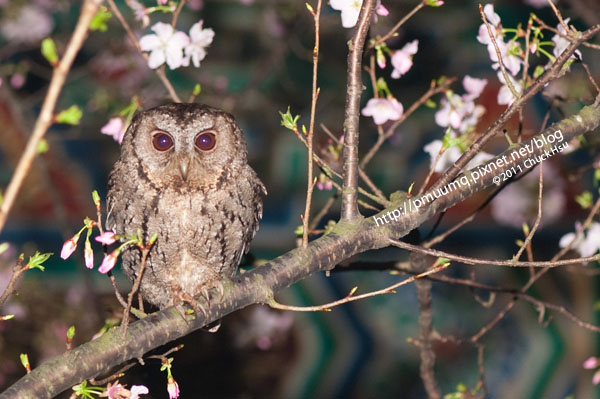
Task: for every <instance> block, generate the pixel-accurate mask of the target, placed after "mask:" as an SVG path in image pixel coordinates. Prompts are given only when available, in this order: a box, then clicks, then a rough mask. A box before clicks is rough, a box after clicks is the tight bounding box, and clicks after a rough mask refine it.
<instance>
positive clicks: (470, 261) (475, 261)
mask: <svg viewBox="0 0 600 399" xmlns="http://www.w3.org/2000/svg"><path fill="white" fill-rule="evenodd" d="M389 242H390V245H393V246H395V247H398V248H402V249H406V250H408V251H415V252H420V253H424V254H427V255H432V256H437V257H443V258H447V259H450V260H454V261H457V262H461V263H465V264H467V265H493V266H511V267H543V268H552V267H558V266H563V265H573V264H577V263H586V262H594V261H597V260H600V254H598V255H594V256H588V257H585V258H575V259H566V260H549V261H543V262H520V261H512V260H495V259H480V258H472V257H469V256H461V255H454V254H451V253H449V252H444V251H439V250H437V249H429V248H425V247H422V246H419V245H412V244H408V243H406V242H403V241H397V240H392V239H390V240H389Z"/></svg>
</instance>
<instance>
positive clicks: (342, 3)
mask: <svg viewBox="0 0 600 399" xmlns="http://www.w3.org/2000/svg"><path fill="white" fill-rule="evenodd" d="M329 5H330V6H331V8H333V9H334V10H338V11H341V12H342V26H343V27H344V28H352V27H353V26H354V25H356V22H357V21H358V14H360V7H361V6H362V0H330V2H329ZM375 13H376V14H377V15H381V16H383V17H385V16H387V15H388V14H389V11H388V9H387V8H385V7H384V6H383V5H381V2H379V1H378V2H377V5H376V6H375Z"/></svg>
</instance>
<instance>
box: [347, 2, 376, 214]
mask: <svg viewBox="0 0 600 399" xmlns="http://www.w3.org/2000/svg"><path fill="white" fill-rule="evenodd" d="M374 7H375V0H364V1H363V4H362V6H361V9H360V14H359V16H358V22H357V24H356V28H355V30H354V34H353V35H352V39H351V40H350V41H349V42H348V47H349V52H348V72H347V84H346V86H347V87H346V110H345V116H344V151H343V165H344V185H343V187H344V188H343V190H342V211H341V218H342V219H343V220H346V221H348V220H352V219H354V218H356V217H358V216H360V212H359V211H358V204H357V199H358V192H357V186H358V136H359V131H358V121H359V116H360V96H361V93H362V90H363V84H362V77H361V71H362V68H361V60H362V54H363V47H364V44H365V38H366V37H367V32H368V30H369V25H370V23H371V15H372V14H373V9H374Z"/></svg>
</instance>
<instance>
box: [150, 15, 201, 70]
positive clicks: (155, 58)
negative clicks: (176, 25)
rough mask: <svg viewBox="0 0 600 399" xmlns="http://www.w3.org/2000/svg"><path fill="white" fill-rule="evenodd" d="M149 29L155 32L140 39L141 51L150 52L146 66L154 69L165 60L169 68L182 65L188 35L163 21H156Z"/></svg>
mask: <svg viewBox="0 0 600 399" xmlns="http://www.w3.org/2000/svg"><path fill="white" fill-rule="evenodd" d="M151 29H152V31H154V33H155V34H150V35H145V36H143V37H142V38H141V39H140V47H141V49H142V51H149V52H150V56H149V57H148V66H149V67H150V68H152V69H156V68H158V67H159V66H161V65H162V64H164V63H165V62H166V63H167V65H168V66H169V68H171V69H177V68H179V67H180V66H182V65H184V63H185V58H184V55H183V49H184V48H185V47H186V46H187V45H188V44H189V43H190V38H189V37H188V35H186V34H185V33H183V32H179V31H176V30H175V29H173V27H172V26H171V25H169V24H166V23H164V22H157V23H156V24H154V26H152V28H151Z"/></svg>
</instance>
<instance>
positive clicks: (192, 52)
mask: <svg viewBox="0 0 600 399" xmlns="http://www.w3.org/2000/svg"><path fill="white" fill-rule="evenodd" d="M202 23H203V21H199V22H196V23H195V24H194V25H192V27H191V28H190V44H188V45H187V46H186V47H185V59H184V61H183V65H184V66H188V65H189V63H190V58H191V59H192V64H194V66H195V67H196V68H198V67H200V61H202V60H203V59H204V57H206V47H208V46H210V44H211V43H212V41H213V38H214V37H215V31H213V30H212V29H211V28H205V29H202Z"/></svg>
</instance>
